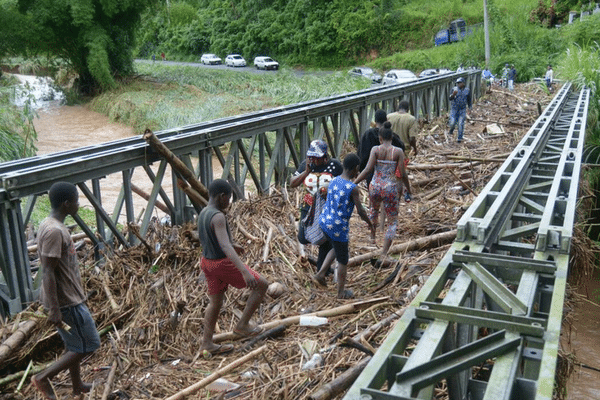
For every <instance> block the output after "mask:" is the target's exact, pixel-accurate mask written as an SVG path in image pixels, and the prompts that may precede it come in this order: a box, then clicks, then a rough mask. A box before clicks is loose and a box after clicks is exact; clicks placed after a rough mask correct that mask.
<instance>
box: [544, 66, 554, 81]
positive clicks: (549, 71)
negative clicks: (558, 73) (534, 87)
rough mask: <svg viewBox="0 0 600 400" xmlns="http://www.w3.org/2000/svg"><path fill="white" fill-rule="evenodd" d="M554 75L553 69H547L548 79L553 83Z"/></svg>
mask: <svg viewBox="0 0 600 400" xmlns="http://www.w3.org/2000/svg"><path fill="white" fill-rule="evenodd" d="M552 75H553V72H552V70H551V69H549V70H548V71H546V80H550V83H552Z"/></svg>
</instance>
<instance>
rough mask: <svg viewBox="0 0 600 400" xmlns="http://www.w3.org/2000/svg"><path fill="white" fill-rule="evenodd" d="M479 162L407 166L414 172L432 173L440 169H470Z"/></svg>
mask: <svg viewBox="0 0 600 400" xmlns="http://www.w3.org/2000/svg"><path fill="white" fill-rule="evenodd" d="M479 164H480V162H478V161H474V162H469V163H446V164H411V165H409V168H410V169H414V170H415V171H427V170H430V171H434V170H440V169H451V168H460V169H464V168H470V167H472V166H475V165H479Z"/></svg>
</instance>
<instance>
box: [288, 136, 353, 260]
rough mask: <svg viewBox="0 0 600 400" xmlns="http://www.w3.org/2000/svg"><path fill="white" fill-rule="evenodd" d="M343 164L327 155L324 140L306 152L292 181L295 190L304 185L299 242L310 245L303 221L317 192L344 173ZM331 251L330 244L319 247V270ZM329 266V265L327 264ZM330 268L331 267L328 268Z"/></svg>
mask: <svg viewBox="0 0 600 400" xmlns="http://www.w3.org/2000/svg"><path fill="white" fill-rule="evenodd" d="M343 170H344V169H343V167H342V164H341V163H340V162H339V160H337V159H335V158H330V157H329V154H328V153H327V143H325V142H324V141H323V140H318V139H316V140H313V141H312V142H311V143H310V146H309V148H308V150H307V151H306V160H304V161H302V162H301V163H300V165H299V166H298V170H297V171H296V172H295V173H294V175H293V176H292V178H291V180H290V187H292V188H295V187H298V186H300V185H301V184H303V183H304V187H305V189H306V190H305V193H304V197H303V200H302V206H301V208H300V223H299V224H298V241H299V242H300V243H301V244H309V243H310V242H309V241H308V240H307V239H306V237H305V234H304V228H305V227H304V224H303V221H304V220H305V219H306V216H307V215H308V214H309V212H310V209H311V207H312V206H313V202H314V199H315V198H314V195H315V193H316V191H320V190H325V191H326V190H327V185H329V182H330V181H331V179H333V178H335V177H336V176H339V175H340V174H341V173H342V172H343ZM318 219H319V216H318V215H315V216H314V221H318ZM330 250H331V247H330V245H329V242H325V243H323V244H321V245H320V246H319V254H318V256H317V265H316V267H317V270H319V269H320V268H321V266H322V265H323V263H324V262H325V260H326V257H327V254H328V253H329V251H330ZM331 260H332V259H331ZM327 264H329V263H327ZM328 268H329V266H328Z"/></svg>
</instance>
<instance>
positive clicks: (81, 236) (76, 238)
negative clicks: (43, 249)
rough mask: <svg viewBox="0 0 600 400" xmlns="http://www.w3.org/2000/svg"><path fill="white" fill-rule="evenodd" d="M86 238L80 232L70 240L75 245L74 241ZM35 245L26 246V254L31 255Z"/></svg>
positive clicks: (85, 235)
mask: <svg viewBox="0 0 600 400" xmlns="http://www.w3.org/2000/svg"><path fill="white" fill-rule="evenodd" d="M86 237H87V234H85V232H80V233H76V234H74V235H71V239H72V240H73V243H75V242H76V241H78V240H80V239H85V238H86ZM37 248H38V246H37V244H32V245H31V246H27V252H29V253H33V252H36V251H37Z"/></svg>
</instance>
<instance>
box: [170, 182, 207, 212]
mask: <svg viewBox="0 0 600 400" xmlns="http://www.w3.org/2000/svg"><path fill="white" fill-rule="evenodd" d="M177 187H178V188H179V189H181V190H183V191H184V193H185V194H187V196H188V197H189V198H190V201H191V202H192V203H194V204H195V205H197V206H198V207H204V206H206V205H207V204H208V201H207V200H206V199H205V198H204V197H202V196H201V195H200V193H198V192H197V191H195V190H194V189H193V188H192V187H191V186H190V184H189V183H187V182H186V181H184V180H183V179H179V178H177Z"/></svg>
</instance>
